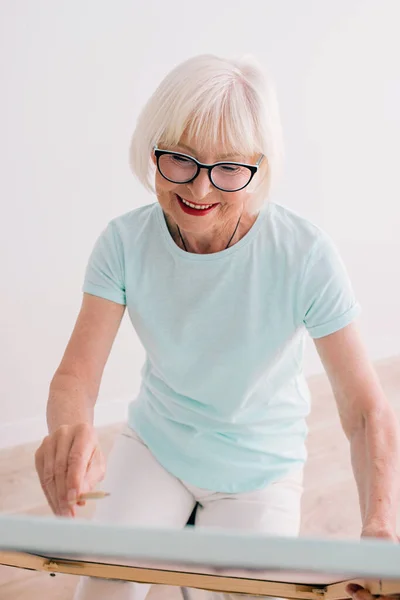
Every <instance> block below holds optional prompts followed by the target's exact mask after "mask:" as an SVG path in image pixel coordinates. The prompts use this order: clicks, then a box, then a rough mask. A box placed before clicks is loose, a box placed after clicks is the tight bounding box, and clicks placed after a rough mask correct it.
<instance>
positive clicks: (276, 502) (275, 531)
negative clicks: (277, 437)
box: [74, 427, 303, 600]
mask: <svg viewBox="0 0 400 600" xmlns="http://www.w3.org/2000/svg"><path fill="white" fill-rule="evenodd" d="M302 480H303V471H302V469H301V470H300V471H296V472H295V473H294V474H291V475H290V476H289V477H286V478H284V479H281V480H279V481H277V482H275V483H273V484H271V485H269V486H267V487H266V488H264V489H262V490H258V491H255V492H246V493H240V494H226V493H221V492H213V491H210V490H205V489H201V488H198V487H195V486H193V485H190V484H187V483H185V482H183V481H181V480H180V479H177V478H176V477H174V476H173V475H171V473H169V472H168V471H166V470H165V469H164V468H163V467H162V466H161V465H160V464H159V462H158V461H157V460H156V459H155V458H154V456H153V455H152V454H151V452H150V451H149V449H148V448H147V446H145V444H144V443H143V442H142V441H141V440H140V438H139V437H138V436H137V434H136V433H135V432H134V431H133V430H132V429H130V428H129V427H126V428H125V429H124V431H123V432H122V433H121V434H120V435H119V436H118V438H117V440H116V442H115V444H114V447H113V449H112V451H111V453H110V456H109V459H108V465H107V473H106V477H105V480H104V484H103V489H104V490H106V491H108V492H110V494H111V495H110V496H109V497H107V498H104V499H103V500H100V501H99V502H98V505H97V510H96V513H95V516H94V520H95V521H99V522H101V521H108V522H113V523H115V524H127V525H133V526H156V527H157V526H159V527H169V526H170V527H184V526H185V525H186V523H187V521H188V519H189V517H190V515H191V513H192V511H193V509H194V507H195V506H196V503H198V507H197V512H196V522H195V524H196V526H200V527H209V526H214V527H215V526H216V527H223V528H226V529H229V528H232V529H246V530H251V531H257V532H263V533H266V534H267V535H283V536H297V535H298V533H299V529H300V503H301V495H302V491H303V486H302ZM149 589H150V585H147V584H139V583H132V582H120V581H110V580H105V579H96V578H87V577H82V578H81V579H80V581H79V584H78V587H77V591H76V595H75V597H74V600H144V598H145V597H146V595H147V592H148V591H149ZM196 593H197V594H198V595H199V596H201V597H204V592H202V593H201V592H196ZM194 595H195V593H194V592H192V590H191V591H190V597H191V598H192V597H194ZM233 597H234V595H232V594H221V593H214V592H207V599H208V600H211V599H215V600H216V599H218V600H222V598H225V600H228V599H231V598H233ZM196 598H197V596H196ZM241 598H245V596H241Z"/></svg>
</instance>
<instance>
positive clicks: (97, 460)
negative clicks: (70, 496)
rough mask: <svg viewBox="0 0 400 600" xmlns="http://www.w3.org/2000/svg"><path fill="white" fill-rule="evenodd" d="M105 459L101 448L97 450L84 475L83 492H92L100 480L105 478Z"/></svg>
mask: <svg viewBox="0 0 400 600" xmlns="http://www.w3.org/2000/svg"><path fill="white" fill-rule="evenodd" d="M104 475H105V461H104V458H103V455H102V454H101V452H100V451H99V450H97V449H96V450H95V452H94V453H93V456H92V459H91V460H90V462H89V464H88V466H87V469H86V473H85V475H84V477H83V481H82V486H81V493H82V494H86V493H87V492H91V491H92V490H93V488H94V487H95V486H96V485H97V483H98V482H99V481H102V480H103V479H104Z"/></svg>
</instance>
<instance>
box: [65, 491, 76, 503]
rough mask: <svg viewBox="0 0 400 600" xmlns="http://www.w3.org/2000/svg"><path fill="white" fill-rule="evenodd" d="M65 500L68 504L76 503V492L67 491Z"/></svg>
mask: <svg viewBox="0 0 400 600" xmlns="http://www.w3.org/2000/svg"><path fill="white" fill-rule="evenodd" d="M67 500H68V502H75V501H76V490H69V492H68V496H67Z"/></svg>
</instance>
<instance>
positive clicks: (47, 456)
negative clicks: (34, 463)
mask: <svg viewBox="0 0 400 600" xmlns="http://www.w3.org/2000/svg"><path fill="white" fill-rule="evenodd" d="M43 450H44V456H43V478H42V487H43V490H44V492H45V494H46V496H47V497H48V498H49V501H50V506H51V508H52V510H53V512H54V513H55V514H59V510H60V507H59V506H58V502H57V493H56V484H55V480H54V457H55V450H56V448H55V440H54V438H52V437H51V436H49V437H48V438H47V439H46V440H45V442H44V448H43Z"/></svg>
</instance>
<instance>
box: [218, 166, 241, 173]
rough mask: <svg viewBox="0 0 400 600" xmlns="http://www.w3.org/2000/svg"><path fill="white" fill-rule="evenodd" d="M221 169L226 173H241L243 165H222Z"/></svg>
mask: <svg viewBox="0 0 400 600" xmlns="http://www.w3.org/2000/svg"><path fill="white" fill-rule="evenodd" d="M220 169H221V170H222V171H224V173H232V174H233V173H239V172H240V170H241V167H236V166H234V165H221V166H220Z"/></svg>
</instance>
